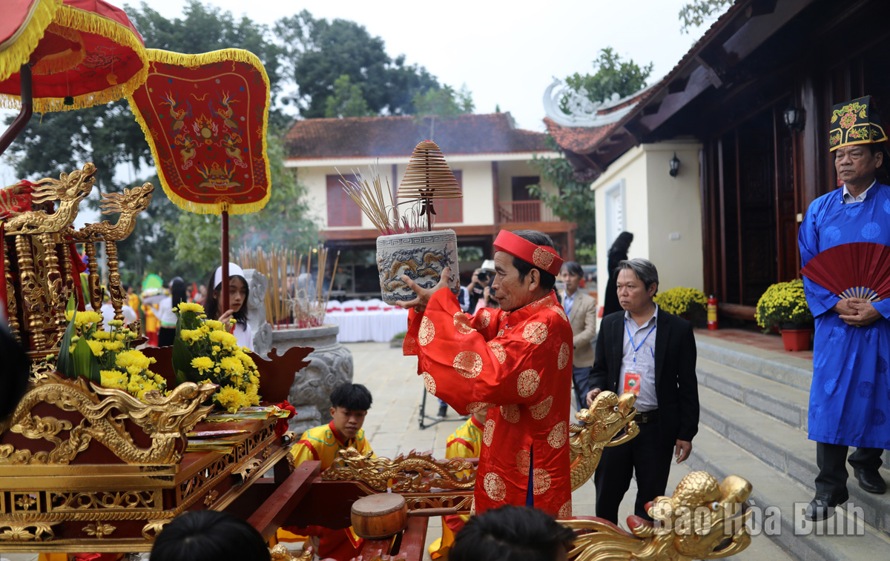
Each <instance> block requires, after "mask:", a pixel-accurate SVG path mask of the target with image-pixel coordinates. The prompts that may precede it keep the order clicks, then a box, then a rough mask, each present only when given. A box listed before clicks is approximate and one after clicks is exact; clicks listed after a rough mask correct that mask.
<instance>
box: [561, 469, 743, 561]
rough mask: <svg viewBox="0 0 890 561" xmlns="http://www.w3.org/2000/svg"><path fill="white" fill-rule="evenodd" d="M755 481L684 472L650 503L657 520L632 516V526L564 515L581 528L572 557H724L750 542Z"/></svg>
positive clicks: (643, 560) (595, 560) (621, 560)
mask: <svg viewBox="0 0 890 561" xmlns="http://www.w3.org/2000/svg"><path fill="white" fill-rule="evenodd" d="M750 494H751V484H750V483H749V482H748V481H747V480H745V479H743V478H741V477H738V476H736V475H730V476H728V477H727V478H726V479H724V480H723V481H722V482H718V481H717V479H715V478H714V477H713V476H712V475H710V474H709V473H707V472H704V471H694V472H692V473H690V474H688V475H687V476H686V477H684V478H683V479H682V480H681V481H680V483H679V485H677V488H676V490H674V494H673V495H672V496H670V497H658V498H656V499H655V501H653V502H652V503H650V504H649V514H650V516H652V518H654V520H655V521H654V523H653V522H647V521H644V520H643V519H642V518H639V517H637V516H629V517H628V519H627V522H628V527H629V528H630V532H629V533H628V532H626V531H624V530H622V529H621V528H619V527H618V526H616V525H615V524H612V523H611V522H608V521H606V520H602V519H600V518H592V519H576V520H560V521H559V522H560V523H561V524H563V525H565V526H568V527H569V528H572V529H573V530H575V532H576V537H575V541H574V544H573V545H574V547H573V548H572V550H571V551H569V554H568V558H569V559H570V560H572V561H606V560H608V561H631V560H634V561H691V560H692V559H720V558H723V557H729V556H730V555H735V554H737V553H739V552H740V551H742V550H743V549H745V548H746V547H748V545H750V543H751V535H750V534H749V533H748V519H749V518H750V517H751V511H750V510H748V509H747V504H746V502H745V501H747V499H748V496H749V495H750Z"/></svg>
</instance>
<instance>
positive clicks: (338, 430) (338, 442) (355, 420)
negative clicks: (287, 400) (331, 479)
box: [278, 382, 373, 561]
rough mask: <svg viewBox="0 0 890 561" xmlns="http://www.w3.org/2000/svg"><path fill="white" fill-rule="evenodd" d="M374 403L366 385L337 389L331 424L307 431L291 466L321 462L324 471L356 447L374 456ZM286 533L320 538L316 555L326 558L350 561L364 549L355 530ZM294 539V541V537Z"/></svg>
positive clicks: (333, 394) (295, 449)
mask: <svg viewBox="0 0 890 561" xmlns="http://www.w3.org/2000/svg"><path fill="white" fill-rule="evenodd" d="M371 401H372V398H371V392H370V391H368V388H366V387H365V386H363V385H362V384H351V383H348V382H347V383H345V384H341V385H339V386H337V387H336V388H334V391H333V392H331V417H332V419H331V422H330V423H328V424H326V425H320V426H317V427H314V428H311V429H309V430H307V431H306V432H304V433H303V435H302V436H301V437H300V440H298V441H297V442H296V444H294V445H293V447H291V449H290V455H291V463H292V464H293V465H294V467H297V466H299V465H300V464H302V463H303V462H305V461H307V460H318V461H320V462H321V470H322V471H324V470H326V469H328V468H329V467H331V465H333V463H334V461H335V460H336V459H337V458H338V457H339V456H340V450H345V449H347V448H355V449H356V450H358V451H359V453H361V454H367V453H369V452H370V453H372V454H373V450H372V449H371V443H370V442H368V440H367V439H366V438H365V431H364V429H362V425H364V423H365V417H366V416H367V415H368V409H370V408H371ZM284 531H285V532H287V531H291V532H294V531H295V532H294V533H297V532H299V533H308V534H311V535H316V536H318V538H319V540H318V547H317V548H316V552H317V554H318V557H319V558H322V559H323V558H326V557H329V558H332V559H337V560H338V561H339V560H343V561H346V560H348V559H352V558H353V557H355V556H357V555H358V554H359V550H360V549H361V544H362V541H361V538H359V537H358V536H356V535H355V533H354V532H353V531H352V528H346V529H343V530H331V529H328V528H322V527H316V526H313V527H310V528H299V529H297V528H289V529H287V530H284ZM278 537H279V539H281V540H282V541H285V540H288V538H289V537H288V536H287V535H286V534H283V533H282V531H281V530H280V531H279V536H278ZM290 538H291V539H293V536H291V537H290Z"/></svg>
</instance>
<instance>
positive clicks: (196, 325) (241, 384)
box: [173, 302, 260, 413]
mask: <svg viewBox="0 0 890 561" xmlns="http://www.w3.org/2000/svg"><path fill="white" fill-rule="evenodd" d="M174 311H175V312H176V314H177V315H178V316H179V319H178V320H177V322H176V338H175V339H174V341H173V370H174V372H175V373H176V382H177V383H182V382H196V383H201V382H207V381H209V382H211V383H214V384H217V385H218V386H219V390H217V392H216V393H215V394H214V396H213V401H215V402H216V403H218V404H219V405H220V406H222V407H223V408H224V409H226V410H228V411H230V412H232V413H234V412H236V411H238V410H239V409H241V408H242V407H247V406H250V405H259V403H260V396H259V389H260V375H259V370H257V366H256V363H255V362H254V361H253V359H252V358H251V357H250V355H248V354H247V352H245V349H244V348H243V347H241V346H240V345H238V341H237V339H236V338H235V336H234V335H232V334H231V333H229V331H228V329H227V325H225V324H223V323H222V322H220V321H217V320H212V319H207V316H206V315H205V314H204V308H203V307H202V306H201V305H200V304H194V303H189V302H183V303H182V304H180V305H179V306H177V309H176V310H174ZM233 321H234V320H233Z"/></svg>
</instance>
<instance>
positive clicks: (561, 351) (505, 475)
mask: <svg viewBox="0 0 890 561" xmlns="http://www.w3.org/2000/svg"><path fill="white" fill-rule="evenodd" d="M403 352H404V353H405V354H406V355H411V354H415V355H417V368H418V370H417V371H418V373H419V374H420V375H422V376H423V381H424V384H425V385H426V388H427V390H428V391H429V392H430V393H431V394H433V395H435V396H437V397H439V398H441V399H443V400H445V401H446V402H448V403H449V404H450V405H451V406H452V407H454V409H455V410H457V411H458V412H459V413H461V414H466V413H468V412H473V411H477V410H479V409H483V408H484V409H488V417H487V419H486V421H485V430H484V432H483V437H482V443H483V446H482V453H481V455H480V457H479V466H478V469H477V472H476V488H475V494H474V497H475V503H476V513H477V514H479V513H482V512H485V511H486V510H488V509H492V508H497V507H499V506H502V505H505V504H514V505H524V504H526V496H527V493H528V485H529V473H531V480H532V486H533V487H532V491H533V500H534V506H535V507H537V508H540V509H541V510H543V511H545V512H547V513H549V514H551V515H553V516H557V517H559V518H568V517H570V516H571V514H572V491H571V481H570V476H569V446H568V430H569V408H570V399H571V394H572V391H571V389H572V388H571V386H572V327H571V324H569V322H568V319H567V318H566V315H565V312H563V309H562V306H560V304H559V302H558V301H557V299H556V295H555V294H550V295H548V296H546V297H544V298H542V299H540V300H538V301H536V302H533V303H531V304H529V305H527V306H525V307H523V308H520V309H518V310H514V311H512V312H504V311H503V310H499V309H483V310H481V311H479V313H477V314H476V315H475V316H472V317H471V316H468V315H467V314H466V313H464V312H462V311H461V309H460V306H459V305H458V303H457V299H456V298H455V297H454V295H453V294H452V293H451V292H450V291H448V290H439V291H438V292H436V293H435V294H434V295H433V297H432V298H431V299H430V302H429V304H428V305H427V307H426V310H425V311H424V313H423V314H415V313H414V312H412V313H411V314H410V315H409V329H408V335H407V336H406V337H405V342H404V346H403Z"/></svg>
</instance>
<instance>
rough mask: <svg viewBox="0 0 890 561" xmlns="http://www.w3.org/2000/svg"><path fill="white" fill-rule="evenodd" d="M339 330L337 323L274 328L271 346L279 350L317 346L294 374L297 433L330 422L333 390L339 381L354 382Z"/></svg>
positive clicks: (349, 355)
mask: <svg viewBox="0 0 890 561" xmlns="http://www.w3.org/2000/svg"><path fill="white" fill-rule="evenodd" d="M339 331H340V327H339V326H337V325H324V326H322V327H310V328H305V329H273V330H272V347H274V348H277V349H278V352H279V353H283V352H284V351H285V350H287V349H289V348H291V347H312V348H313V349H315V350H313V351H312V353H310V354H309V356H307V357H306V360H308V361H309V366H307V367H305V368H303V369H302V370H300V372H298V373H297V376H296V377H295V378H294V383H293V385H292V386H291V389H290V396H289V398H288V401H290V403H291V404H292V405H293V406H294V407H295V408H296V410H297V415H296V416H295V417H293V418H292V419H291V420H290V428H291V430H292V431H294V432H295V433H296V434H298V435H299V434H302V433H303V431H305V430H306V429H309V428H312V427H314V426H318V425H321V424H324V423H327V422H330V420H331V415H330V408H331V402H330V395H331V391H332V390H333V389H334V388H335V387H336V386H338V385H339V384H342V383H344V382H352V376H353V366H352V353H351V352H349V349H347V348H346V347H344V346H343V345H342V344H341V343H339V342H338V341H337V334H338V333H339Z"/></svg>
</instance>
